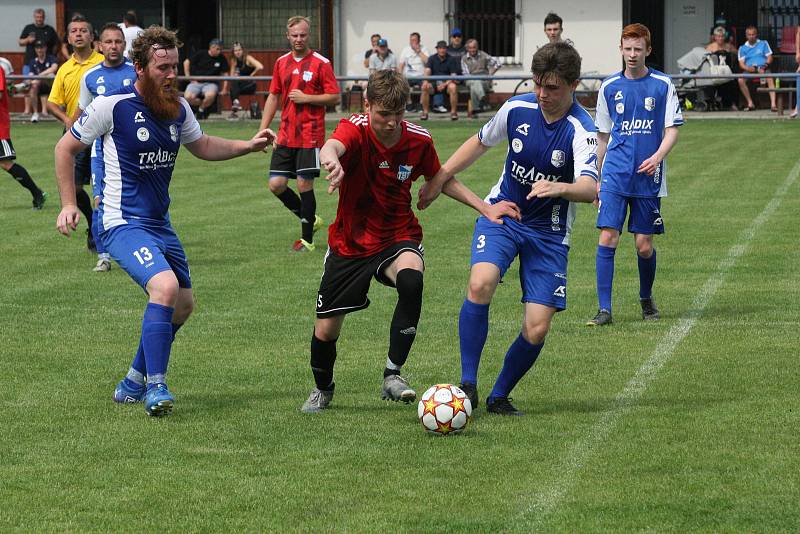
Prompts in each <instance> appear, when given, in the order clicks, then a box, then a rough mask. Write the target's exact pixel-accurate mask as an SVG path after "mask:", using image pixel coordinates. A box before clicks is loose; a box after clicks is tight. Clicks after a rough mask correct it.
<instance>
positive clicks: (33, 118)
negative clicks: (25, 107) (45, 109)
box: [31, 112, 39, 122]
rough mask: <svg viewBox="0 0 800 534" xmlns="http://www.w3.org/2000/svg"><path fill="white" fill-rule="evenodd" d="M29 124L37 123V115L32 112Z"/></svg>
mask: <svg viewBox="0 0 800 534" xmlns="http://www.w3.org/2000/svg"><path fill="white" fill-rule="evenodd" d="M31 122H39V114H38V113H36V112H34V114H33V115H31Z"/></svg>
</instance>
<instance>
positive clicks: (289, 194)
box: [275, 187, 300, 217]
mask: <svg viewBox="0 0 800 534" xmlns="http://www.w3.org/2000/svg"><path fill="white" fill-rule="evenodd" d="M275 196H277V197H278V198H279V199H280V201H281V202H283V205H284V206H286V209H288V210H289V211H291V212H292V213H294V214H295V215H297V216H298V217H300V197H298V196H297V193H295V192H294V191H292V190H291V189H289V188H288V187H287V188H286V189H285V190H284V191H283V193H281V194H279V195H275Z"/></svg>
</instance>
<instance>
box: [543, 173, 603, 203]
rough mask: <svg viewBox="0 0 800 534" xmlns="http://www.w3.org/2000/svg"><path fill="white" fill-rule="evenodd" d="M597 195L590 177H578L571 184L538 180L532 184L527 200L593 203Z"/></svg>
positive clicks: (595, 187) (592, 179) (594, 183)
mask: <svg viewBox="0 0 800 534" xmlns="http://www.w3.org/2000/svg"><path fill="white" fill-rule="evenodd" d="M596 195H597V186H596V182H595V180H594V178H592V177H591V176H586V175H582V176H579V177H578V179H577V180H575V182H573V183H571V184H567V183H563V182H550V181H548V180H539V181H537V182H534V183H533V187H531V192H530V193H528V197H527V198H528V200H530V199H532V198H534V197H538V198H551V197H561V198H565V199H567V200H569V201H570V202H593V201H594V199H595V197H596Z"/></svg>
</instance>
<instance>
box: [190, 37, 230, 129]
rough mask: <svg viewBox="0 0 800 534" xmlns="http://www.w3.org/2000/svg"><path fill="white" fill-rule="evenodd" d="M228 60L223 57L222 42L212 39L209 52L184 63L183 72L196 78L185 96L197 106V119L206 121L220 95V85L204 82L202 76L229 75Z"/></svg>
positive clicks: (200, 53)
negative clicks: (209, 109) (210, 109)
mask: <svg viewBox="0 0 800 534" xmlns="http://www.w3.org/2000/svg"><path fill="white" fill-rule="evenodd" d="M229 69H230V67H229V66H228V60H227V59H225V56H224V55H222V41H221V40H219V39H211V42H210V43H208V50H202V51H200V52H197V53H196V54H195V55H193V56H192V57H191V58H186V59H185V60H184V61H183V72H184V74H185V75H186V76H191V77H192V78H194V79H193V80H192V81H191V82H190V83H189V85H188V86H187V87H186V90H185V91H184V92H183V96H184V98H185V99H186V101H187V102H189V104H190V105H192V106H197V118H198V119H204V118H206V116H207V115H208V108H210V107H211V105H212V104H214V101H215V100H216V99H217V94H218V93H219V84H218V83H216V82H204V81H203V80H202V78H201V77H202V76H225V75H226V74H228V70H229Z"/></svg>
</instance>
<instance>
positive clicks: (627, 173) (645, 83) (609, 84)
mask: <svg viewBox="0 0 800 534" xmlns="http://www.w3.org/2000/svg"><path fill="white" fill-rule="evenodd" d="M596 121H597V129H598V130H599V131H600V132H603V133H610V134H611V138H610V140H609V143H608V148H607V150H606V155H605V159H604V160H603V164H602V176H601V178H600V180H601V182H600V183H601V185H600V187H601V189H603V190H604V191H612V192H614V193H619V194H621V195H625V196H630V197H664V196H667V162H666V161H662V162H661V163H660V164H659V166H658V168H657V169H656V172H655V174H653V176H648V175H647V174H645V173H638V172H636V170H637V169H638V168H639V166H640V165H641V164H642V162H643V161H644V160H646V159H647V158H649V157H650V156H652V155H653V154H655V152H656V151H657V150H658V147H659V146H660V145H661V141H662V140H663V139H664V129H665V128H669V127H671V126H680V125H682V124H683V114H682V113H681V105H680V102H679V101H678V94H677V93H676V92H675V86H674V85H672V80H671V79H670V77H669V76H667V75H666V74H664V73H663V72H659V71H657V70H653V69H648V73H647V75H645V76H643V77H641V78H637V79H635V80H631V79H629V78H626V77H625V76H624V75H623V73H622V72H619V73H617V74H614V75H613V76H609V77H608V78H606V79H605V80H603V83H602V85H601V86H600V92H599V93H598V95H597V113H596Z"/></svg>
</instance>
